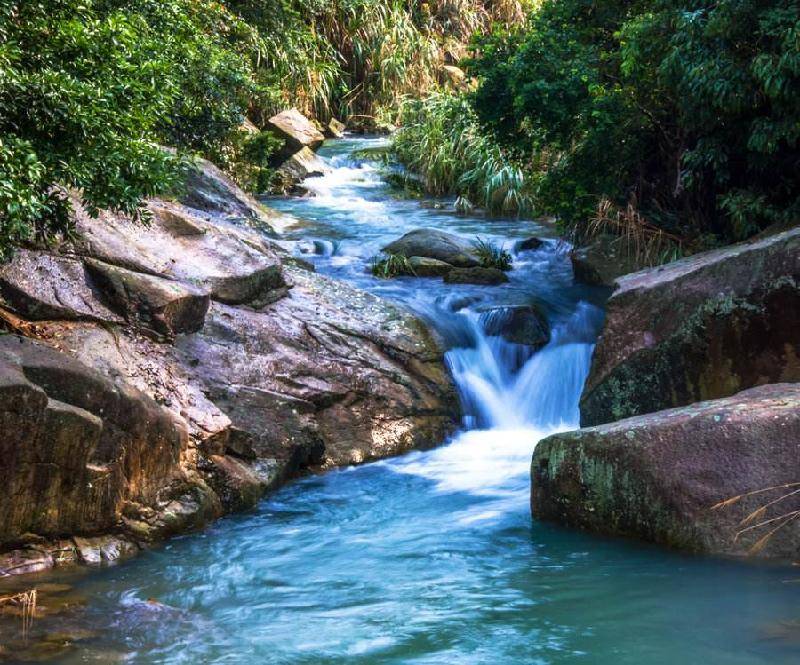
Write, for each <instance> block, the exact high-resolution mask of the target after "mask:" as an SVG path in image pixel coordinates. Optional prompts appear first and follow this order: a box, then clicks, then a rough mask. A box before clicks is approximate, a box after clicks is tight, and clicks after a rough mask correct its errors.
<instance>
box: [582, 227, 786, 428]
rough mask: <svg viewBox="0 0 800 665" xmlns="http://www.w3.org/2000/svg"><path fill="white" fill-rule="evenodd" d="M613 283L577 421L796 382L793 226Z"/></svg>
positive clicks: (607, 419)
mask: <svg viewBox="0 0 800 665" xmlns="http://www.w3.org/2000/svg"><path fill="white" fill-rule="evenodd" d="M618 283H619V288H618V289H617V291H616V292H615V293H614V295H613V296H612V298H611V299H610V300H609V301H608V308H607V316H606V323H605V327H604V329H603V333H602V335H601V337H600V339H599V341H598V344H597V348H596V350H595V353H594V358H593V361H592V369H591V373H590V375H589V378H588V380H587V382H586V387H585V389H584V393H583V397H582V399H581V424H582V425H584V426H587V425H597V424H600V423H605V422H611V421H613V420H618V419H620V418H625V417H628V416H633V415H637V414H641V413H648V412H652V411H658V410H661V409H665V408H669V407H673V406H681V405H685V404H690V403H692V402H696V401H700V400H707V399H714V398H718V397H726V396H729V395H732V394H734V393H736V392H738V391H741V390H743V389H746V388H749V387H752V386H757V385H760V384H765V383H775V382H786V381H789V382H791V381H800V360H798V358H800V287H799V286H798V284H800V228H795V229H792V230H790V231H786V232H784V233H780V234H778V235H774V236H770V237H767V238H763V239H760V240H758V241H756V242H751V243H744V244H740V245H734V246H731V247H727V248H724V249H720V250H715V251H712V252H706V253H703V254H698V255H695V256H692V257H689V258H687V259H683V260H681V261H676V262H674V263H670V264H667V265H665V266H662V267H660V268H653V269H650V270H644V271H641V272H638V273H634V274H632V275H626V276H625V277H622V278H620V279H619V280H618Z"/></svg>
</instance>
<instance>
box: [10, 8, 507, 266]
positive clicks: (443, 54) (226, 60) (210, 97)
mask: <svg viewBox="0 0 800 665" xmlns="http://www.w3.org/2000/svg"><path fill="white" fill-rule="evenodd" d="M520 11H521V9H520V5H519V3H518V2H516V1H515V0H500V1H498V0H493V1H487V2H479V1H477V0H430V1H429V2H425V3H418V2H412V1H411V0H391V1H389V2H387V1H385V0H231V1H230V2H226V3H220V2H215V1H213V0H130V1H126V2H122V0H38V1H37V0H34V1H31V2H27V1H26V2H21V1H17V2H4V3H2V5H0V254H2V253H5V252H6V251H7V250H8V249H9V248H10V247H12V246H13V245H15V244H18V243H19V242H22V241H26V240H30V239H32V238H33V237H34V236H36V235H39V236H46V235H49V234H51V233H54V232H58V231H62V230H64V229H65V227H66V225H67V221H68V204H67V203H66V202H65V199H64V195H63V191H64V189H63V188H70V189H72V190H74V191H76V192H79V193H80V196H81V197H82V199H83V201H84V203H85V204H86V205H87V207H88V208H89V209H90V210H96V209H98V208H113V209H118V210H122V211H126V212H129V213H132V214H136V213H137V211H138V210H139V206H140V202H141V200H142V197H145V196H150V195H154V194H157V193H162V192H164V191H166V190H169V189H170V188H172V187H173V186H174V184H175V183H176V182H177V181H178V179H179V176H180V170H181V164H182V163H183V161H184V160H183V156H184V155H186V154H192V153H196V154H201V155H204V156H206V157H209V158H211V159H212V160H214V161H216V162H217V163H218V164H220V165H221V166H223V167H224V168H227V169H228V170H229V171H230V172H231V173H233V174H234V176H236V177H237V179H238V180H239V181H240V182H242V183H243V184H244V185H246V186H249V187H251V188H254V189H258V188H261V187H263V186H264V184H265V179H266V177H268V175H269V172H268V160H269V155H270V153H271V151H272V150H274V149H275V143H274V141H273V140H272V139H271V136H269V135H265V134H263V133H261V134H259V133H256V134H252V133H250V132H245V131H242V130H241V129H240V127H241V125H242V122H243V120H244V119H245V118H246V117H249V118H250V119H251V120H253V121H254V122H255V123H256V124H257V125H260V126H263V123H264V121H265V120H266V118H268V117H269V116H270V115H271V114H272V113H274V112H275V111H277V110H279V109H281V108H284V107H287V106H298V107H300V108H301V110H303V111H306V112H309V113H312V114H314V115H316V116H317V117H319V118H320V119H323V120H324V119H326V118H327V117H328V116H330V115H332V114H339V115H344V116H350V115H356V116H358V115H361V116H363V115H370V116H371V115H375V114H376V113H380V112H382V111H384V110H387V111H391V110H392V108H393V107H394V106H395V103H396V101H397V100H398V99H399V97H400V96H401V95H403V94H404V93H407V92H411V91H414V92H416V93H417V94H421V93H423V92H424V91H425V90H426V89H428V88H429V87H430V86H432V85H434V84H435V82H436V77H437V66H438V65H440V64H441V63H444V62H446V61H454V60H456V59H458V58H460V57H461V56H462V55H463V54H464V53H465V49H464V43H465V41H466V40H467V39H468V38H469V36H470V35H471V34H473V33H474V32H475V31H476V30H479V29H482V28H484V27H486V26H488V25H489V23H490V22H491V21H492V20H500V21H506V22H508V21H510V20H513V19H514V18H517V17H518V16H519V13H520ZM162 146H169V147H172V148H177V152H175V151H165V150H163V149H162Z"/></svg>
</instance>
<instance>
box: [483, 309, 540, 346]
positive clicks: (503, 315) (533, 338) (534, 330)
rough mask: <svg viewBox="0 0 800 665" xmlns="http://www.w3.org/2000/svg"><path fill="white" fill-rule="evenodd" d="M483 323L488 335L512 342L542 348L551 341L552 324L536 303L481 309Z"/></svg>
mask: <svg viewBox="0 0 800 665" xmlns="http://www.w3.org/2000/svg"><path fill="white" fill-rule="evenodd" d="M481 324H482V325H483V329H484V331H485V332H486V334H487V335H490V336H495V337H498V336H499V337H502V338H503V339H505V340H506V341H507V342H511V343H512V344H524V345H526V346H530V347H533V348H534V349H540V348H542V347H543V346H544V345H545V344H547V343H548V342H549V341H550V324H549V323H548V322H547V318H546V317H545V316H544V314H542V312H541V311H540V310H539V308H538V307H535V306H534V305H515V306H509V307H493V308H491V309H488V310H481Z"/></svg>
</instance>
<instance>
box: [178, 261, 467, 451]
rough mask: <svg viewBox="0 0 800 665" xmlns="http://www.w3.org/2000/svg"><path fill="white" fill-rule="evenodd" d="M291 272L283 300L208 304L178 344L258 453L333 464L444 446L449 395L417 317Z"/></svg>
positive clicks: (434, 348)
mask: <svg viewBox="0 0 800 665" xmlns="http://www.w3.org/2000/svg"><path fill="white" fill-rule="evenodd" d="M287 271H290V273H291V276H292V280H293V282H294V283H295V286H294V288H293V289H292V290H291V293H290V294H289V296H288V297H286V298H283V299H282V300H279V301H277V302H275V303H273V304H272V305H269V306H268V307H267V308H265V309H263V310H261V311H258V312H255V311H251V310H246V309H240V308H234V307H228V306H223V305H214V306H212V309H211V311H210V312H209V316H208V322H207V325H206V327H205V328H204V329H203V330H202V331H201V333H200V334H198V335H194V336H190V337H185V338H183V339H181V340H180V341H179V342H178V349H179V351H180V352H181V354H182V355H183V357H184V359H185V360H184V362H183V364H184V365H185V366H190V367H192V371H193V376H194V379H195V380H196V381H197V382H198V383H200V384H201V385H203V386H204V392H205V394H207V395H209V396H210V397H211V399H212V400H213V402H214V403H215V404H217V405H219V406H220V407H221V408H222V410H223V411H224V412H225V413H226V414H228V415H229V416H230V418H231V420H232V421H233V424H234V425H235V426H236V427H237V428H239V429H240V430H241V431H244V432H247V433H249V435H250V437H251V439H250V441H249V445H250V446H251V447H252V449H253V450H254V451H255V453H256V454H257V456H258V457H262V458H274V459H279V460H283V461H285V462H286V463H287V464H290V465H292V466H295V467H296V466H308V465H311V466H317V465H322V466H331V465H338V464H354V463H360V462H364V461H367V460H370V459H377V458H380V457H385V456H387V455H392V454H397V453H400V452H404V451H407V450H409V449H411V448H414V447H424V446H430V445H433V444H434V443H436V442H438V441H440V440H441V438H442V437H443V436H445V435H446V433H447V432H448V431H449V430H450V429H451V427H452V426H453V422H454V417H455V412H456V400H455V397H454V393H453V391H452V386H451V383H450V380H449V378H448V376H447V374H446V372H445V370H444V367H443V365H442V363H441V357H442V350H441V349H440V348H439V346H438V344H437V343H436V341H435V340H434V339H433V338H432V337H431V336H430V335H429V334H428V333H427V332H426V330H425V328H424V327H423V326H422V324H421V323H420V322H419V321H418V320H417V319H415V318H414V317H412V316H410V315H409V314H407V313H405V312H403V311H402V310H400V309H398V308H397V307H395V306H393V305H390V304H388V303H385V302H383V301H381V300H380V299H378V298H376V297H375V296H372V295H369V294H366V293H363V292H361V291H358V290H357V289H354V288H352V287H349V286H347V285H345V284H341V283H338V282H335V281H333V280H331V279H328V278H325V277H322V276H320V275H316V274H314V273H310V272H308V271H305V270H302V269H296V268H288V267H287Z"/></svg>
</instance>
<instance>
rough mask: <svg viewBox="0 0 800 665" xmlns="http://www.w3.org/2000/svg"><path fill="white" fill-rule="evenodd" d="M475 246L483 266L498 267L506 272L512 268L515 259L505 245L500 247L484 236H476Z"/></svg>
mask: <svg viewBox="0 0 800 665" xmlns="http://www.w3.org/2000/svg"><path fill="white" fill-rule="evenodd" d="M473 246H474V248H475V249H474V252H475V256H477V257H478V261H480V264H481V267H482V268H496V269H497V270H502V271H504V272H505V271H508V270H511V266H512V264H513V262H514V259H513V257H512V256H511V252H509V251H508V250H507V249H505V247H498V246H497V245H496V244H495V243H493V242H491V241H490V240H486V239H484V238H476V239H475V242H474V243H473Z"/></svg>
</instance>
